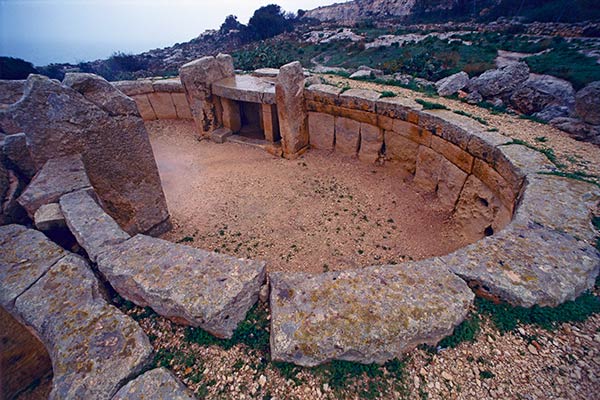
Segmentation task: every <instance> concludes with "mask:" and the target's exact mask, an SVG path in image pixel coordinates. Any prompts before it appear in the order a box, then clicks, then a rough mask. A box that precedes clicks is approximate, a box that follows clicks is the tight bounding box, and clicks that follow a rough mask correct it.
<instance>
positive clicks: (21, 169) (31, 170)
mask: <svg viewBox="0 0 600 400" xmlns="http://www.w3.org/2000/svg"><path fill="white" fill-rule="evenodd" d="M2 151H3V153H4V156H5V157H6V158H7V160H8V162H9V163H10V164H11V165H12V166H13V168H16V170H17V172H18V173H20V174H21V175H22V176H23V177H25V179H31V178H33V176H34V175H35V173H36V172H37V171H36V168H35V164H34V162H33V158H32V157H31V152H30V151H29V147H27V137H26V136H25V134H24V133H16V134H14V135H8V136H6V137H5V138H4V145H3V149H2Z"/></svg>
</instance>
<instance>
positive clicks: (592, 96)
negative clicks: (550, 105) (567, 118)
mask: <svg viewBox="0 0 600 400" xmlns="http://www.w3.org/2000/svg"><path fill="white" fill-rule="evenodd" d="M575 113H576V114H577V116H578V117H579V118H581V119H582V120H583V121H584V122H587V123H588V124H592V125H600V81H595V82H592V83H590V84H588V85H587V86H586V87H584V88H583V89H581V90H580V91H578V92H577V94H576V95H575Z"/></svg>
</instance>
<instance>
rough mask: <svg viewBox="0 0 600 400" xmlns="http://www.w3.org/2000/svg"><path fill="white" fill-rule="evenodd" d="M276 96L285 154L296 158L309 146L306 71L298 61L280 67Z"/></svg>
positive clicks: (287, 156) (282, 145)
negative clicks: (305, 99)
mask: <svg viewBox="0 0 600 400" xmlns="http://www.w3.org/2000/svg"><path fill="white" fill-rule="evenodd" d="M275 96H276V98H277V114H278V116H279V132H280V134H281V147H282V149H283V156H284V157H286V158H295V157H297V156H298V154H299V153H301V152H302V151H303V150H304V149H305V148H306V147H307V146H308V140H309V139H308V127H307V116H306V110H305V109H304V72H303V70H302V65H300V63H299V62H298V61H294V62H292V63H289V64H286V65H284V66H282V67H281V68H280V69H279V75H278V77H277V84H276V86H275Z"/></svg>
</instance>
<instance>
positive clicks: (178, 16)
mask: <svg viewBox="0 0 600 400" xmlns="http://www.w3.org/2000/svg"><path fill="white" fill-rule="evenodd" d="M344 1H345V0H270V1H269V0H265V1H261V0H196V1H193V0H170V1H169V0H122V1H118V0H0V33H1V37H0V55H3V56H12V57H19V58H23V59H26V60H28V61H31V62H33V63H34V64H35V65H45V64H48V63H51V62H71V63H76V62H80V61H88V60H95V59H98V58H105V57H108V56H110V55H111V54H112V53H113V52H115V51H123V52H126V53H140V52H142V51H145V50H150V49H154V48H160V47H166V46H171V45H173V44H175V43H177V42H186V41H188V40H190V39H192V38H194V37H196V36H198V35H199V34H200V33H202V32H203V31H204V30H206V29H217V28H218V27H219V26H220V25H221V23H222V22H223V21H224V20H225V17H226V16H227V15H229V14H233V15H236V16H237V17H238V19H239V21H240V22H242V23H247V22H248V19H249V18H250V17H251V16H252V14H253V12H254V10H256V9H257V8H259V7H261V6H264V5H267V4H273V3H275V4H279V5H280V6H281V7H282V8H283V9H284V10H285V11H292V12H296V11H297V10H298V9H304V10H309V9H312V8H316V7H318V6H322V5H328V4H332V3H336V2H337V3H340V2H344Z"/></svg>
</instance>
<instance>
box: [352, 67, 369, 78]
mask: <svg viewBox="0 0 600 400" xmlns="http://www.w3.org/2000/svg"><path fill="white" fill-rule="evenodd" d="M372 77H374V75H373V72H372V71H369V70H365V69H359V70H358V71H356V72H354V73H353V74H352V75H350V79H367V78H372Z"/></svg>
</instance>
